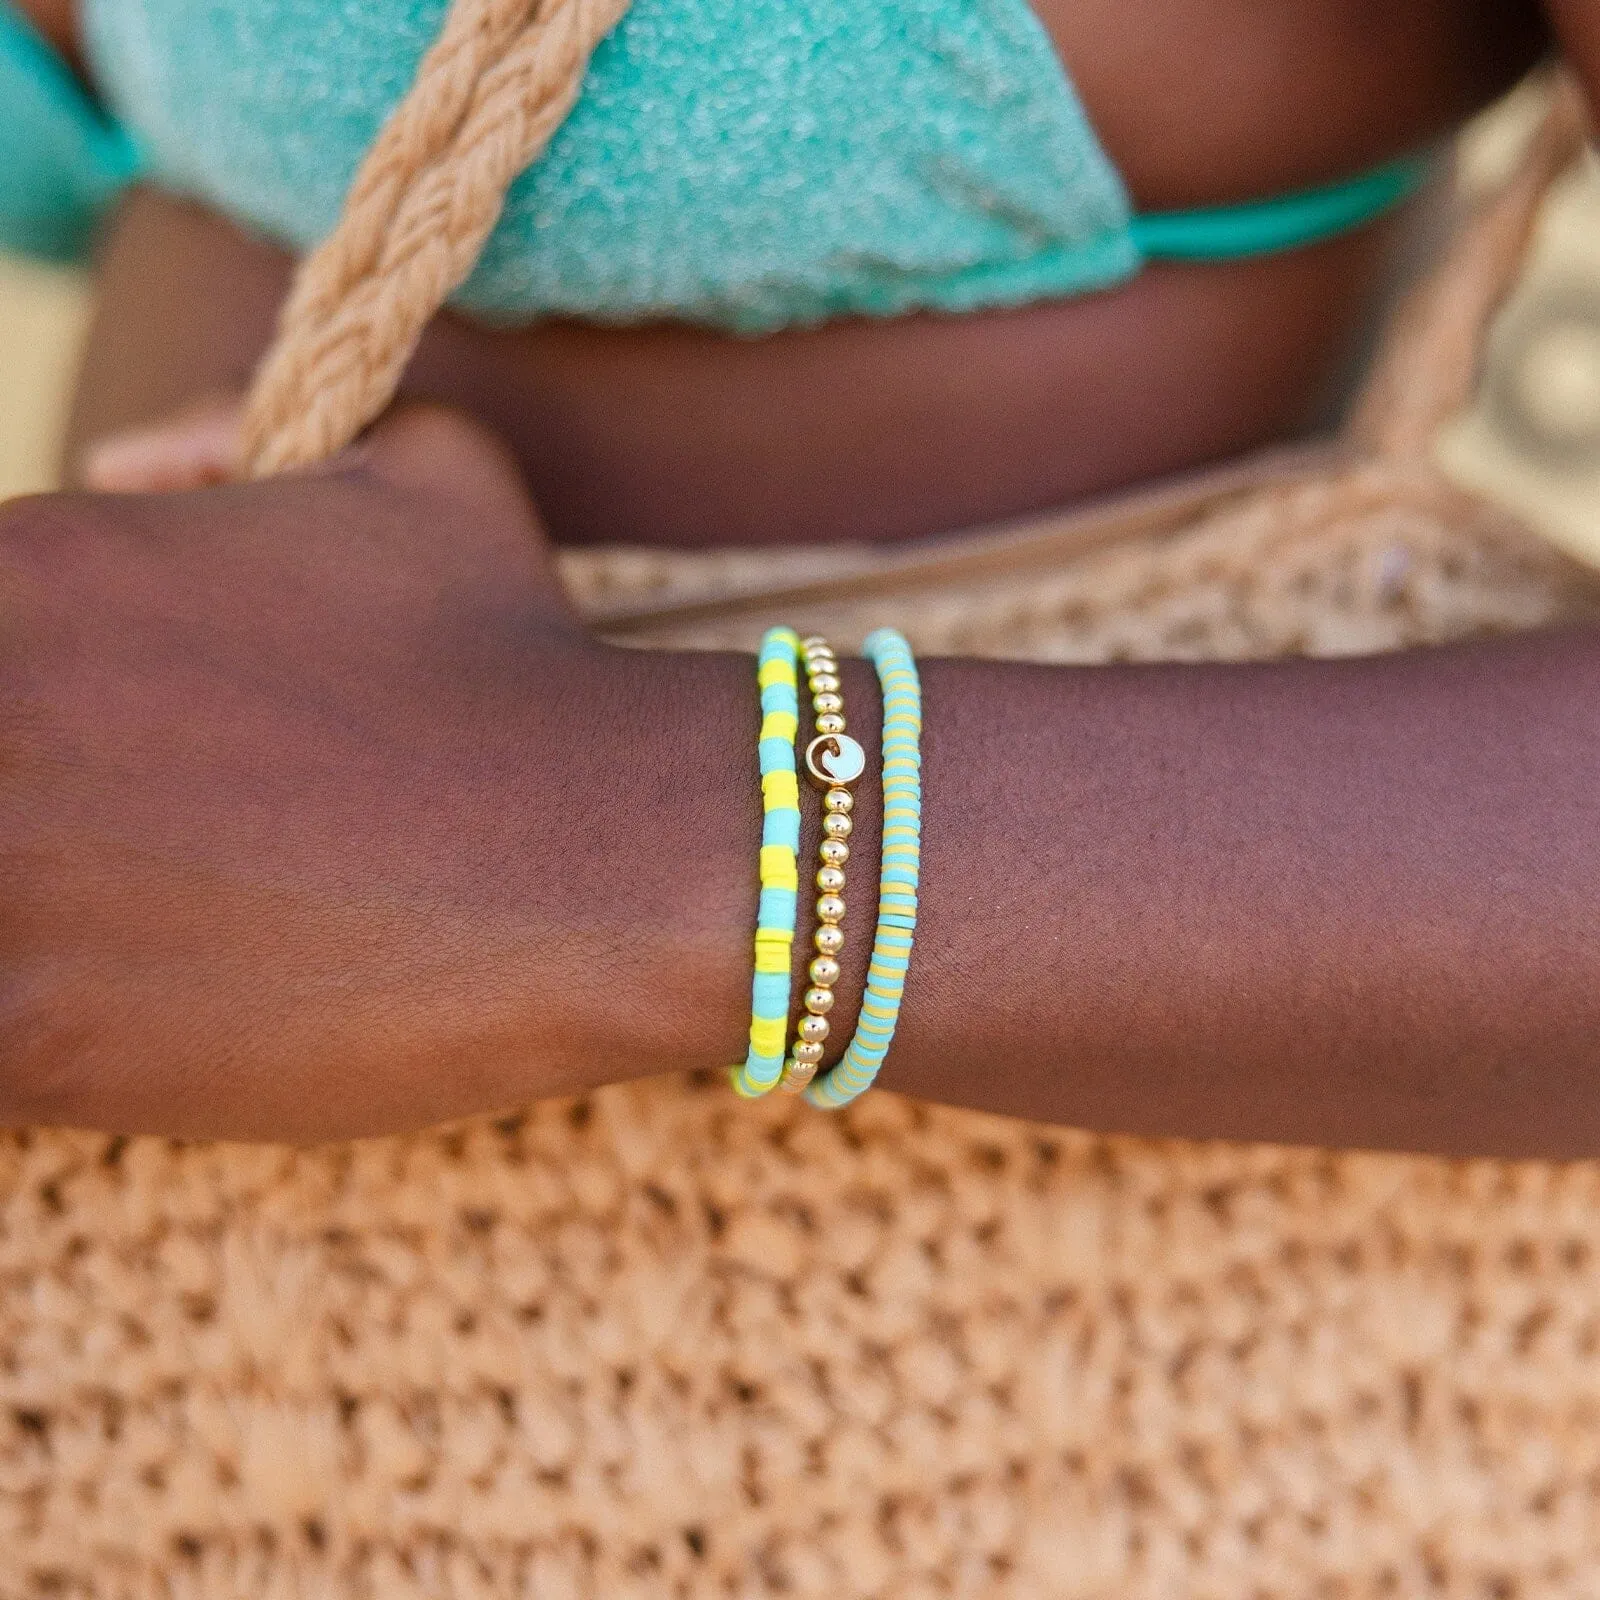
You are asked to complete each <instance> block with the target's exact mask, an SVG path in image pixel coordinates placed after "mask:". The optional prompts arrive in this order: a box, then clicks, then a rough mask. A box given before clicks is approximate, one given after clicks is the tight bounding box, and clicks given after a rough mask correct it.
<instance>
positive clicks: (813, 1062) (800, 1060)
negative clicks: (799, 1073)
mask: <svg viewBox="0 0 1600 1600" xmlns="http://www.w3.org/2000/svg"><path fill="white" fill-rule="evenodd" d="M793 1056H794V1060H795V1064H796V1065H798V1066H802V1067H810V1068H811V1070H812V1071H813V1072H815V1071H816V1070H817V1064H818V1063H819V1062H820V1061H821V1060H822V1046H821V1045H820V1044H812V1043H811V1042H810V1041H809V1040H806V1039H802V1040H801V1041H800V1043H799V1044H797V1045H796V1046H795V1047H794V1051H793Z"/></svg>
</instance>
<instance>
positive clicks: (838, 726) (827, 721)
mask: <svg viewBox="0 0 1600 1600" xmlns="http://www.w3.org/2000/svg"><path fill="white" fill-rule="evenodd" d="M817 732H818V733H843V732H844V718H843V717H841V716H840V715H839V713H838V712H837V711H824V712H823V713H822V715H821V716H820V717H818V718H817Z"/></svg>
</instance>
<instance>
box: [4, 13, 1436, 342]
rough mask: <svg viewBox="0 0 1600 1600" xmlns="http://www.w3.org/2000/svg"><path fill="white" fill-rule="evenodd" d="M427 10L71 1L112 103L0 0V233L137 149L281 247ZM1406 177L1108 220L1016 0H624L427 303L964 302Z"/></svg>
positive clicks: (1053, 289) (407, 54) (80, 226)
mask: <svg viewBox="0 0 1600 1600" xmlns="http://www.w3.org/2000/svg"><path fill="white" fill-rule="evenodd" d="M4 5H5V0H0V8H3V7H4ZM446 5H447V0H344V3H335V0H210V3H208V4H206V5H203V6H197V5H194V4H193V3H192V0H86V3H85V5H84V7H83V14H84V23H85V31H86V39H87V47H88V51H89V55H90V58H91V60H92V63H93V67H94V72H95V75H96V78H97V80H98V82H99V85H100V88H101V90H102V92H103V94H104V97H105V100H106V102H107V104H108V105H109V106H111V107H112V108H113V110H114V112H115V114H116V116H117V118H118V119H119V123H118V124H117V125H116V126H113V125H112V124H110V123H108V122H107V121H106V119H105V118H104V117H102V116H101V115H100V114H99V113H98V112H96V111H95V110H94V109H93V108H92V106H90V104H89V103H88V101H87V100H86V99H85V98H84V97H83V96H82V95H81V94H78V93H76V92H75V91H74V90H73V89H72V87H71V82H70V79H68V78H67V77H66V74H65V69H64V68H62V67H61V66H60V65H59V63H56V62H54V61H53V59H52V58H50V57H48V56H47V55H46V54H45V50H44V47H43V46H42V45H41V44H40V43H39V41H38V40H37V39H36V38H34V37H33V35H32V34H31V33H30V32H29V31H28V30H27V29H26V27H25V26H24V25H23V24H22V23H21V22H20V19H18V18H17V17H16V16H15V14H12V13H9V12H6V11H4V10H0V17H3V18H4V20H3V21H0V108H3V109H0V128H4V129H5V132H6V138H5V150H6V155H5V156H4V158H0V240H9V241H10V242H11V243H13V244H15V245H19V246H21V247H24V248H29V247H31V248H34V249H38V248H40V247H41V244H42V245H43V246H44V247H45V248H47V249H53V250H54V252H55V253H58V254H62V253H68V252H69V251H70V250H71V249H74V248H77V247H78V245H79V244H80V243H81V241H82V239H83V238H84V237H85V236H86V234H87V232H88V226H89V221H90V219H91V218H92V215H93V213H94V211H95V210H96V209H97V208H98V207H100V206H102V205H104V204H105V203H106V200H107V199H108V197H109V196H110V195H112V194H114V193H115V192H116V190H117V188H118V187H120V185H121V184H123V183H125V182H126V181H127V180H128V179H129V177H130V176H131V175H132V173H133V170H134V167H135V158H134V156H133V154H132V150H133V148H134V147H137V150H138V151H139V157H138V161H139V164H140V166H141V170H142V171H143V172H144V173H145V174H146V175H148V176H149V177H150V178H152V179H153V180H154V181H156V182H158V183H160V184H162V185H163V186H165V187H167V188H170V189H172V190H175V191H177V192H179V193H183V194H187V195H191V196H194V197H196V198H198V199H200V200H202V201H203V202H205V203H206V204H208V205H210V206H212V207H213V208H215V209H217V210H219V211H221V212H223V213H224V214H226V215H228V216H231V217H233V218H235V219H236V220H237V221H239V222H240V223H242V224H244V225H245V226H247V227H250V228H252V229H254V230H256V231H258V232H260V233H263V234H265V235H267V236H269V237H271V238H273V239H276V240H279V241H281V242H283V243H285V244H287V245H289V246H291V247H293V248H295V249H299V250H303V249H305V248H307V247H308V246H310V245H312V244H313V243H315V242H316V241H317V240H318V239H319V238H321V237H322V236H323V235H324V234H325V233H326V232H327V231H328V230H329V229H330V228H331V226H332V225H333V222H334V219H335V217H336V216H337V214H338V210H339V205H340V201H341V199H342V197H343V194H344V191H345V189H346V187H347V186H348V184H349V182H350V179H351V176H352V175H353V173H354V171H355V168H356V165H357V163H358V162H359V160H360V158H361V155H362V152H363V151H365V149H366V148H367V146H368V145H369V144H370V143H371V141H372V139H373V137H374V135H375V134H376V132H377V130H378V128H379V126H380V124H381V123H382V121H383V119H384V117H385V116H386V115H387V113H388V112H389V111H390V109H391V108H392V107H393V106H394V105H395V103H396V102H397V101H398V100H399V98H400V97H401V95H402V94H403V93H404V92H405V89H406V87H407V86H408V84H409V83H410V81H411V78H412V76H413V74H414V73H415V70H416V67H417V64H418V62H419V60H420V58H421V56H422V53H423V51H424V50H425V49H426V48H427V46H428V44H429V43H430V42H431V40H432V39H433V37H434V35H435V34H436V33H437V31H438V29H439V26H440V23H441V21H442V19H443V16H444V12H445V9H446ZM19 107H20V108H21V109H20V113H19V109H18V108H19ZM19 119H20V120H19ZM8 124H18V126H17V128H16V131H15V132H13V131H12V129H11V128H10V127H8V126H7V125H8ZM120 129H126V130H128V132H127V134H124V133H122V132H121V131H120ZM1421 175H1422V164H1421V163H1420V162H1419V161H1416V160H1406V161H1400V162H1395V163H1392V164H1391V165H1389V166H1386V167H1383V168H1381V169H1379V170H1377V171H1374V172H1371V173H1368V174H1365V175H1363V176H1362V177H1359V178H1356V179H1354V180H1352V181H1349V182H1345V183H1339V184H1334V185H1332V186H1330V187H1327V188H1323V189H1317V190H1314V191H1311V192H1308V193H1304V194H1297V195H1291V196H1285V197H1281V198H1277V199H1271V200H1266V201H1262V202H1259V203H1257V204H1253V205H1244V206H1230V207H1224V208H1220V209H1212V210H1205V211H1194V212H1182V213H1161V214H1156V215H1146V216H1135V215H1134V214H1133V213H1132V210H1131V207H1130V205H1129V202H1128V195H1127V191H1126V189H1125V188H1124V186H1123V183H1122V180H1121V178H1120V177H1119V176H1118V174H1117V172H1116V169H1115V168H1114V167H1113V166H1112V164H1111V162H1110V161H1109V160H1108V159H1107V157H1106V154H1105V152H1104V151H1103V150H1102V149H1101V148H1100V144H1099V141H1098V140H1097V139H1096V137H1095V134H1094V131H1093V129H1092V128H1091V127H1090V125H1089V122H1088V119H1087V118H1086V116H1085V114H1084V110H1083V107H1082V105H1081V104H1080V103H1079V101H1078V97H1077V95H1076V93H1075V92H1074V90H1073V87H1072V84H1071V82H1070V80H1069V79H1068V77H1067V75H1066V73H1065V71H1064V70H1063V68H1062V65H1061V62H1060V60H1059V58H1058V57H1057V55H1056V54H1055V50H1054V48H1053V46H1052V44H1051V41H1050V39H1049V36H1048V35H1047V34H1046V33H1045V31H1044V29H1043V27H1042V26H1041V25H1040V23H1039V22H1038V21H1037V19H1036V18H1035V16H1034V14H1033V12H1032V11H1031V10H1030V9H1029V7H1028V5H1027V3H1026V0H806V3H805V4H804V5H803V6H796V5H795V4H794V3H793V0H636V3H635V4H634V7H633V9H632V10H631V11H630V12H629V13H628V15H627V16H626V17H625V18H624V20H623V22H622V23H621V25H620V26H619V27H618V28H617V30H616V31H615V33H613V34H612V36H611V37H610V38H609V39H608V40H607V41H606V42H605V43H604V44H602V45H601V47H600V49H599V50H598V51H597V52H596V54H595V56H594V59H593V62H592V63H591V66H590V70H589V75H588V78H587V80H586V82H585V86H584V91H583V94H582V97H581V98H580V100H579V102H578V105H577V106H576V108H575V109H574V111H573V113H572V115H571V116H570V117H569V119H568V120H567V122H566V123H565V124H564V125H563V127H562V128H561V129H560V130H559V132H558V133H557V134H556V136H555V138H554V139H553V141H552V142H551V144H550V146H549V148H548V149H547V151H546V152H545V154H544V155H543V157H542V158H541V159H540V160H539V161H538V162H537V163H536V164H535V165H534V166H533V167H532V168H531V169H530V170H529V171H528V172H526V173H524V174H523V175H522V177H521V178H519V179H518V181H517V182H516V183H515V184H514V185H513V187H512V189H511V191H510V193H509V195H508V197H507V201H506V207H505V212H504V215H503V216H502V218H501V221H500V223H499V226H498V227H497V228H496V230H495V232H494V234H493V236H492V237H491V239H490V240H489V243H488V246H487V248H486V249H485V251H484V254H483V256H482V258H481V260H480V261H479V263H478V267H477V269H476V271H475V272H474V273H473V275H472V277H471V278H470V279H469V280H468V282H467V283H466V284H465V285H464V286H463V288H462V289H461V290H460V292H459V293H458V294H457V296H456V303H457V304H458V305H460V306H461V307H462V308H464V309H465V310H467V311H469V312H471V313H474V314H476V315H477V316H479V317H481V318H483V319H486V320H489V321H493V322H500V323H525V322H528V321H531V320H533V319H536V318H538V317H542V316H548V315H570V316H575V317H581V318H586V319H590V320H595V321H603V322H640V321H649V320H656V319H662V318H672V319H678V320H688V321H693V322H700V323H706V324H710V325H712V326H715V327H720V328H726V329H732V330H737V331H741V332H763V331H766V330H769V329H774V328H779V327H784V326H790V325H794V324H798V323H811V322H818V321H821V320H823V319H826V318H829V317H834V316H842V315H850V314H867V315H875V316H886V315H893V314H896V313H901V312H907V311H912V310H918V309H929V310H938V311H972V310H977V309H980V308H983V307H994V306H1005V305H1015V304H1020V303H1023V302H1027V301H1034V300H1045V299H1052V298H1060V297H1063V296H1070V295H1077V294H1082V293H1085V292H1088V291H1090V290H1093V289H1098V288H1102V287H1105V286H1107V285H1110V284H1114V283H1117V282H1120V281H1122V280H1124V279H1126V278H1129V277H1131V276H1132V275H1133V274H1135V273H1136V272H1137V271H1138V270H1139V268H1140V266H1141V265H1142V264H1143V263H1144V262H1145V261H1146V260H1148V259H1151V258H1153V257H1167V258H1184V259H1194V260H1214V259H1219V258H1228V257H1239V256H1248V255H1254V254H1258V253H1261V252H1264V251H1271V250H1280V249H1286V248H1289V247H1292V246H1294V245H1299V244H1304V243H1307V242H1309V241H1311V240H1314V239H1321V238H1325V237H1327V236H1329V235H1330V234H1333V233H1337V232H1340V231H1342V230H1344V229H1347V228H1351V227H1354V226H1356V225H1358V224H1360V223H1362V222H1364V221H1366V220H1368V219H1369V218H1371V217H1373V216H1375V215H1377V214H1378V213H1379V212H1381V211H1383V210H1385V209H1387V208H1388V207H1390V206H1392V205H1394V204H1395V203H1396V202H1397V201H1399V200H1400V199H1402V198H1403V197H1404V196H1405V195H1407V194H1409V193H1410V192H1411V190H1412V189H1413V188H1415V186H1416V185H1417V183H1418V181H1419V180H1420V177H1421ZM52 196H53V197H54V200H53V202H52Z"/></svg>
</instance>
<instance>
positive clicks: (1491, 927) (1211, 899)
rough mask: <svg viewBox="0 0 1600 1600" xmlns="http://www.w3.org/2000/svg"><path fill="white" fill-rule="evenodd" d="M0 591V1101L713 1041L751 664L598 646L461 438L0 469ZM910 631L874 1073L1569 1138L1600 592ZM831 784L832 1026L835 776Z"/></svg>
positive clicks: (381, 1120)
mask: <svg viewBox="0 0 1600 1600" xmlns="http://www.w3.org/2000/svg"><path fill="white" fill-rule="evenodd" d="M0 591H3V592H4V594H5V597H6V628H5V632H4V645H5V648H4V649H3V650H0V757H3V762H0V977H3V982H0V1118H3V1119H4V1120H7V1121H12V1122H16V1121H29V1122H37V1121H47V1122H70V1123H77V1124H83V1125H89V1126H96V1127H104V1128H114V1129H118V1130H125V1131H155V1132H160V1133H168V1134H203V1135H215V1134H226V1135H231V1136H242V1137H260V1138H295V1139H320V1138H330V1137H341V1136H345V1135H349V1134H354V1133H365V1132H377V1131H383V1130H386V1129H393V1128H404V1127H416V1126H421V1125H424V1124H427V1123H431V1122H438V1121H441V1120H444V1119H446V1118H449V1117H453V1116H458V1115H463V1114H466V1113H469V1112H473V1111H484V1110H490V1109H495V1108H499V1107H504V1106H509V1105H513V1104H517V1103H520V1102H525V1101H527V1100H529V1099H532V1098H537V1097H539V1096H543V1095H550V1094H560V1093H565V1092H569V1091H571V1090H575V1089H582V1088H585V1087H589V1086H593V1085H595V1084H598V1083H602V1082H609V1081H614V1080H617V1079H622V1078H627V1077H632V1076H638V1075H643V1074H647V1073H655V1072H662V1071H668V1070H674V1069H679V1068H686V1067H704V1066H712V1067H718V1066H726V1065H727V1064H729V1063H731V1062H732V1061H734V1060H735V1059H737V1058H738V1057H740V1056H741V1055H742V1053H743V1039H744V1033H745V1029H746V1025H747V1019H748V1007H749V984H750V937H751V930H752V925H753V920H754V911H755V898H756V893H755V885H756V858H757V844H758V840H759V835H760V806H759V798H758V788H757V783H756V774H755V735H756V721H757V718H756V692H755V684H754V674H753V670H752V663H751V661H750V659H749V658H748V657H737V656H731V655H692V654H681V655H674V654H654V653H641V652H632V651H624V650H618V649H613V648H608V647H605V646H600V645H597V644H595V643H593V642H592V641H590V640H588V639H587V638H585V636H584V635H583V633H582V631H581V629H580V628H579V627H578V626H577V625H576V623H575V622H574V621H573V619H572V618H571V617H570V615H568V614H567V613H566V612H565V611H564V609H563V607H562V603H561V601H560V598H559V595H558V591H557V585H556V582H555V577H554V574H553V572H552V571H551V568H550V565H549V562H548V560H547V556H546V553H545V551H544V549H543V547H542V544H541V542H540V537H539V532H538V529H537V526H536V523H535V521H534V519H533V517H532V514H531V511H530V509H529V508H528V506H527V504H526V501H525V499H524V497H523V494H522V490H521V487H520V484H519V483H518V482H517V481H516V478H515V474H514V472H513V471H512V470H511V468H510V467H509V465H508V463H507V462H506V459H505V457H504V456H503V454H501V453H500V451H499V449H498V447H497V446H496V445H495V444H494V443H493V441H491V440H488V439H486V438H484V437H483V436H482V435H481V434H479V433H477V432H476V431H475V430H473V429H471V428H470V427H468V426H466V425H465V424H462V423H460V422H459V421H453V420H450V419H444V418H440V417H437V416H424V417H420V418H418V417H412V418H406V417H401V418H398V419H395V420H393V421H391V422H389V423H386V424H385V425H384V426H383V427H382V428H380V429H379V430H378V431H377V432H376V433H375V435H374V436H373V438H372V440H371V441H369V443H368V444H367V446H366V447H365V449H364V451H363V453H362V454H361V455H360V456H358V457H356V458H355V459H353V460H352V461H351V462H350V463H349V464H348V465H347V466H346V467H345V468H344V469H343V470H341V471H339V472H336V473H333V474H331V475H329V476H327V477H320V478H310V479H289V480H285V481H284V482H282V483H281V484H273V485H269V486H263V487H253V488H248V489H243V488H241V489H230V490H225V491H219V492H215V493H209V494H199V495H181V496H174V497H170V498H165V499H162V498H152V499H148V500H141V499H137V498H126V499H116V498H111V499H92V498H90V499H70V498H69V499H62V500H53V501H40V502H33V503H23V504H18V505H14V506H11V507H7V508H5V510H4V511H3V512H0ZM923 672H924V679H925V689H926V733H925V796H926V798H925V811H924V817H925V838H924V852H923V870H922V891H921V900H922V922H921V926H920V928H919V931H918V937H917V948H916V952H915V955H914V958H913V961H912V965H911V972H910V977H909V981H908V984H907V990H906V1001H905V1010H904V1014H903V1018H902V1024H901V1031H900V1034H899V1037H898V1038H897V1040H896V1042H895V1046H894V1049H893V1051H892V1052H891V1054H890V1058H889V1065H888V1068H887V1071H886V1073H885V1076H884V1079H883V1081H884V1083H885V1084H886V1085H887V1086H888V1087H891V1088H898V1089H902V1090H906V1091H909V1092H911V1093H915V1094H919V1095H925V1096H928V1097H931V1098H934V1099H940V1100H946V1101H951V1102H956V1103H961V1104H967V1105H974V1106H981V1107H986V1108H989V1109H992V1110H996V1111H1003V1112H1011V1113H1018V1114H1025V1115H1029V1116H1034V1117H1039V1118H1043V1119H1046V1120H1057V1121H1062V1122H1068V1123H1078V1124H1083V1125H1088V1126H1093V1127H1099V1128H1112V1129H1125V1130H1134V1131H1140V1132H1148V1133H1170V1134H1185V1135H1201V1136H1205V1135H1226V1136H1232V1137H1251V1138H1269V1139H1284V1140H1301V1141H1314V1142H1326V1143H1341V1144H1357V1145H1388V1146H1399V1147H1407V1148H1417V1149H1438V1150H1471V1151H1482V1152H1494V1153H1521V1152H1526V1153H1537V1154H1546V1155H1549V1154H1569V1153H1571V1154H1576V1153H1593V1152H1595V1151H1600V1094H1597V1093H1596V1090H1595V1086H1594V1076H1595V1075H1594V1072H1593V1066H1594V1056H1595V1054H1596V1045H1595V1040H1596V1039H1597V1038H1600V981H1597V980H1600V909H1597V908H1600V836H1597V831H1596V829H1595V826H1594V820H1595V812H1596V799H1595V796H1596V792H1597V790H1600V782H1597V779H1600V728H1597V720H1600V719H1597V717H1596V715H1595V712H1594V710H1593V708H1594V707H1595V705H1596V704H1597V703H1600V634H1596V633H1592V632H1591V633H1569V634H1566V635H1557V636H1543V637H1529V638H1524V639H1519V640H1508V641H1504V642H1501V643H1495V644H1483V645H1473V646H1466V647H1461V648H1456V649H1448V650H1434V651H1423V652H1416V653H1412V654H1407V655H1399V656H1391V657H1384V658H1377V659H1371V660H1365V661H1351V662H1343V663H1311V662H1304V663H1284V664H1280V665H1272V666H1252V667H1205V666H1193V665H1184V666H1173V667H1161V668H1155V667H1139V668H1057V667H1031V666H1020V665H1002V664H992V663H990V664H986V663H982V662H971V661H927V662H925V663H924V664H923ZM845 674H846V677H847V680H848V685H847V686H848V694H849V701H850V714H851V719H852V728H853V729H854V730H856V731H859V732H861V733H862V735H863V736H864V740H865V742H866V743H867V745H868V747H869V749H870V748H873V747H874V746H875V743H876V727H877V717H876V710H875V707H876V699H877V695H876V686H875V684H874V682H873V679H872V674H871V671H870V669H869V668H867V667H866V666H865V665H864V664H862V663H859V662H851V663H847V665H846V668H845ZM806 814H807V817H808V826H809V828H810V829H811V830H812V831H813V832H814V830H815V828H816V826H817V808H816V807H815V806H811V807H808V808H807V812H806ZM856 818H857V823H858V832H857V835H856V838H855V840H854V843H853V854H852V859H851V864H850V884H849V892H848V896H847V899H848V903H849V904H850V907H851V911H850V914H849V917H848V918H847V923H846V926H847V928H848V930H849V933H850V943H849V945H848V947H847V950H846V956H845V962H844V967H845V971H844V974H843V977H842V979H841V982H840V984H839V985H838V989H837V992H838V994H839V996H840V1005H839V1008H838V1009H837V1011H836V1012H835V1017H836V1019H837V1028H836V1042H837V1041H842V1040H843V1039H844V1038H845V1037H846V1036H847V1035H848V1033H849V1031H850V1025H851V1021H852V1012H853V1008H854V1006H855V1004H856V1003H857V1001H858V1000H859V996H860V993H861V987H862V979H863V975H864V966H865V960H866V955H867V950H868V947H869V945H870V942H871V930H872V921H873V905H874V901H875V890H876V884H875V872H874V866H875V861H876V854H877V850H876V845H877V839H878V832H879V818H878V806H877V797H876V791H875V789H874V788H873V786H872V785H870V784H869V785H867V786H865V788H864V790H863V792H862V793H861V794H860V797H859V799H858V806H857V811H856ZM812 848H813V844H812V842H810V841H808V842H807V843H806V844H805V845H804V846H803V851H804V857H805V859H810V857H811V852H812ZM797 955H798V956H799V958H800V959H803V956H804V937H803V938H802V941H801V946H800V949H799V951H798V952H797ZM797 965H798V962H797Z"/></svg>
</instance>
